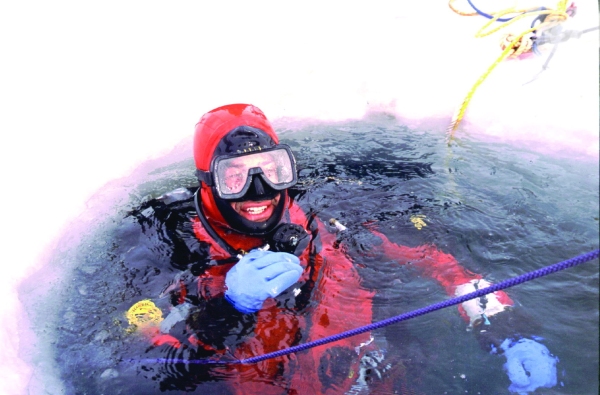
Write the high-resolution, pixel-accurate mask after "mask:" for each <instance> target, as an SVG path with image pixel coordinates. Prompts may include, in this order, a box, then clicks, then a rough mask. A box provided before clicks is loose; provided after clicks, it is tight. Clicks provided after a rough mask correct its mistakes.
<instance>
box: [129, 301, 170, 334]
mask: <svg viewBox="0 0 600 395" xmlns="http://www.w3.org/2000/svg"><path fill="white" fill-rule="evenodd" d="M127 320H128V321H129V325H134V326H136V327H137V328H145V327H150V326H158V325H159V324H160V323H161V321H162V320H163V317H162V311H160V309H159V308H158V307H156V305H155V304H154V302H152V301H151V300H149V299H145V300H140V301H139V302H137V303H136V304H134V305H133V306H131V307H130V308H129V310H128V311H127Z"/></svg>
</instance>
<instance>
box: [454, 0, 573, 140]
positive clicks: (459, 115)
mask: <svg viewBox="0 0 600 395" xmlns="http://www.w3.org/2000/svg"><path fill="white" fill-rule="evenodd" d="M452 1H453V0H450V3H452ZM450 8H451V9H452V10H453V11H454V8H453V7H452V6H451V5H450ZM566 8H567V0H561V1H559V2H558V4H557V7H556V10H543V11H527V13H525V14H523V15H519V16H517V17H515V18H513V19H511V20H510V21H508V22H507V23H505V24H503V25H501V26H499V27H497V28H495V29H492V30H490V31H485V29H487V28H488V27H489V26H490V25H491V24H492V23H494V22H495V21H496V20H497V19H498V18H501V17H502V16H503V15H507V14H514V13H517V12H524V11H523V10H521V11H517V10H515V9H514V8H510V9H506V10H503V11H500V12H498V13H495V14H493V16H494V18H493V19H491V20H490V22H488V23H486V24H485V25H484V26H483V27H482V28H481V29H480V30H479V31H478V32H477V34H476V35H475V37H477V38H480V37H485V36H488V35H490V34H492V33H495V32H497V31H498V30H500V29H502V28H504V27H506V26H507V25H509V24H510V23H514V22H516V21H517V20H519V19H522V18H523V17H525V16H532V15H548V16H547V17H546V18H545V20H544V23H542V24H540V25H539V26H536V27H532V28H530V29H527V30H525V31H524V32H522V33H521V34H519V35H516V36H515V35H512V34H508V35H505V36H504V38H503V40H502V45H501V47H502V53H501V54H500V56H499V57H498V58H497V59H496V61H495V62H494V63H492V65H491V66H490V67H488V69H487V70H486V71H485V73H483V74H482V75H481V76H480V77H479V79H478V80H477V81H476V82H475V84H474V85H473V86H472V87H471V89H470V90H469V92H468V93H467V96H466V97H465V99H464V100H463V102H462V104H461V106H460V107H459V109H458V111H457V112H456V113H455V114H454V117H453V118H452V122H451V123H450V126H449V127H448V135H449V141H450V140H452V139H453V138H454V132H455V131H456V129H457V128H458V125H459V124H460V122H461V121H462V119H463V117H464V115H465V111H466V110H467V106H468V105H469V103H470V102H471V99H472V98H473V95H474V94H475V91H476V90H477V88H478V87H479V86H480V85H481V84H482V83H483V81H485V79H486V78H487V77H488V76H489V75H490V73H491V72H492V70H494V69H495V68H496V66H498V64H500V62H502V61H503V60H504V59H506V58H507V57H509V56H519V55H521V54H522V53H524V52H527V51H530V50H531V46H532V40H531V35H530V34H531V33H532V32H533V31H542V30H545V29H549V28H551V27H553V26H556V25H557V24H559V23H561V22H564V21H565V20H566V19H567V17H568V15H567V13H566Z"/></svg>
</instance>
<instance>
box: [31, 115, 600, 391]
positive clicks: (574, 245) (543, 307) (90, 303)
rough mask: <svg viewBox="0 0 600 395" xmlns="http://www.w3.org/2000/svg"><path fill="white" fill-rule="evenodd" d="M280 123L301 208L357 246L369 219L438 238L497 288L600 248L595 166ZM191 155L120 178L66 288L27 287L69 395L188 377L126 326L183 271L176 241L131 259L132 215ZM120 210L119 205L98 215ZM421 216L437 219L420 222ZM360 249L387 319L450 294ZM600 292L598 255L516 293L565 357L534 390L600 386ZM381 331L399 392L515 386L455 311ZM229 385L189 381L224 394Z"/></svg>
mask: <svg viewBox="0 0 600 395" xmlns="http://www.w3.org/2000/svg"><path fill="white" fill-rule="evenodd" d="M278 126H279V127H278V131H279V133H280V137H281V139H282V141H283V142H286V143H287V144H289V145H290V146H291V147H292V149H293V150H294V152H295V154H296V156H297V160H298V165H299V171H300V179H301V182H300V183H299V185H298V186H297V187H296V188H295V190H294V195H295V197H296V199H297V201H298V202H299V203H300V205H302V206H303V207H305V208H307V209H308V208H310V209H312V210H314V211H316V212H317V213H318V216H319V217H320V218H321V219H324V220H327V219H328V218H331V217H334V218H338V219H339V220H340V222H342V223H343V224H345V225H346V226H347V227H348V230H347V235H346V242H347V246H348V247H347V248H348V249H349V251H350V253H351V254H354V253H355V254H356V255H357V256H358V255H360V254H361V253H362V252H364V251H372V252H373V251H376V244H377V241H376V240H374V239H373V237H372V236H371V234H370V232H369V231H368V230H366V229H365V228H364V227H363V226H362V224H364V223H366V222H376V224H377V226H378V228H379V230H380V231H381V232H382V233H385V234H386V235H387V236H388V237H389V238H390V240H392V241H394V242H396V243H398V244H402V245H408V246H418V245H421V244H423V243H432V244H435V245H436V246H438V247H439V248H440V249H442V250H443V251H445V252H448V253H450V254H452V255H453V256H455V257H456V258H457V259H458V261H459V262H461V264H462V265H463V266H465V267H466V268H468V269H470V270H471V271H473V272H477V273H480V274H482V275H484V276H485V277H486V278H487V279H488V280H490V281H495V282H498V281H501V280H504V279H507V278H509V277H513V276H516V275H519V274H523V273H525V272H528V271H532V270H535V269H539V268H542V267H544V266H546V265H550V264H553V263H556V262H560V261H563V260H565V259H569V258H571V257H573V256H576V255H580V254H582V253H585V252H589V251H591V250H594V249H597V248H598V246H599V231H598V226H599V223H598V217H599V180H598V178H599V176H598V163H597V162H594V161H585V160H583V161H582V160H574V159H571V158H568V157H564V158H556V157H553V158H548V157H545V156H543V155H539V154H536V153H532V152H528V151H526V150H521V149H519V148H515V147H514V146H507V145H502V144H498V143H496V144H493V143H483V142H476V141H473V140H470V141H461V140H457V142H455V143H454V144H453V145H452V147H448V146H447V144H446V143H445V141H444V139H443V138H442V137H441V136H440V134H439V133H433V132H431V133H430V132H416V131H414V130H409V129H407V128H405V127H403V126H401V125H398V124H397V123H396V121H395V120H394V119H393V118H388V117H386V116H383V115H381V116H377V117H374V118H372V119H368V120H363V121H356V122H346V123H339V124H312V125H300V126H299V125H298V124H296V125H292V126H290V125H286V124H283V123H281V124H280V125H278ZM190 151H191V141H189V142H186V143H185V144H183V145H182V146H181V147H178V148H177V149H175V151H174V152H173V153H172V154H170V155H168V156H167V157H165V158H162V159H161V160H157V161H151V162H148V163H146V164H145V165H144V166H143V167H141V168H140V169H138V171H137V172H136V173H135V174H133V175H132V176H131V177H129V178H127V179H124V180H118V181H115V182H114V183H112V184H111V185H109V186H107V187H106V188H105V189H104V191H103V192H102V193H101V194H99V196H98V197H97V198H96V200H95V204H94V202H92V204H91V208H90V215H88V217H89V218H92V220H90V219H89V218H88V220H87V222H86V226H85V227H79V228H77V230H73V231H72V232H71V233H70V234H69V233H68V234H66V235H65V242H64V243H63V249H62V250H61V251H58V252H57V254H56V256H55V257H54V258H53V260H52V261H51V262H50V263H49V267H50V268H51V270H53V271H54V273H55V279H54V282H52V284H51V285H50V286H46V287H40V286H39V281H40V277H37V278H35V279H33V280H32V281H31V282H29V283H28V284H25V285H24V286H23V287H22V290H21V297H22V299H25V300H27V302H26V303H29V304H30V307H29V309H30V310H31V311H32V312H35V313H32V314H33V315H32V317H33V319H34V321H35V320H37V322H39V328H41V329H40V330H39V332H38V334H39V336H40V338H42V339H49V342H48V343H49V344H46V346H45V347H46V348H45V349H46V350H47V352H46V355H48V356H50V357H51V358H53V359H54V361H55V362H54V363H55V364H56V367H57V368H56V370H57V374H58V376H59V378H60V381H61V382H62V383H63V384H64V386H65V389H66V392H67V393H68V394H144V393H154V392H158V391H159V385H158V382H159V381H161V380H162V379H164V378H165V375H169V374H170V375H171V379H173V380H175V381H176V380H177V377H179V375H180V374H181V372H179V371H177V369H175V368H173V369H172V370H168V369H167V370H166V371H165V370H162V371H160V372H159V369H158V367H153V366H150V365H144V366H141V365H140V364H139V363H135V362H132V361H131V360H130V359H131V358H133V359H135V358H138V357H145V356H147V355H148V350H147V348H148V347H147V345H146V344H145V343H144V342H143V341H140V340H139V338H136V336H135V335H133V334H131V333H130V332H129V331H128V328H127V326H128V323H127V320H126V318H125V316H124V314H125V312H126V311H127V310H128V308H129V307H130V306H131V305H132V304H133V303H135V301H137V300H139V299H140V298H141V297H148V295H147V293H148V292H154V293H157V292H160V290H161V287H162V286H164V278H165V276H166V277H168V278H172V277H173V276H174V275H175V274H176V272H177V270H176V269H175V268H172V267H169V265H168V264H167V261H168V254H167V251H168V248H167V246H161V245H151V246H147V248H146V249H144V250H143V251H147V252H153V253H152V254H151V253H148V256H136V257H132V256H131V255H128V251H130V250H131V247H133V246H135V245H136V243H140V242H141V241H140V239H137V238H136V236H135V235H136V234H137V233H136V229H135V228H136V226H138V225H137V224H136V223H135V221H133V220H132V219H131V217H127V216H126V213H127V212H129V211H130V210H131V209H134V208H136V207H139V206H140V205H141V204H142V203H143V202H144V201H148V200H149V199H151V198H153V197H157V196H159V195H161V194H163V193H165V192H168V191H170V190H173V189H175V188H178V187H181V186H185V187H187V186H193V185H195V180H194V177H193V161H192V159H191V154H190V153H189V152H190ZM107 203H108V204H110V205H112V206H111V210H109V211H108V212H103V213H102V214H101V215H99V216H98V217H97V218H94V215H93V213H94V212H95V210H96V211H98V212H102V210H104V209H103V207H105V206H106V204H107ZM415 216H420V217H419V218H421V219H422V220H423V221H424V222H425V224H426V226H424V227H422V228H421V229H420V230H419V229H417V227H416V226H415V225H414V224H413V222H411V218H415ZM82 228H85V229H82ZM74 232H77V237H75V236H73V234H72V233H74ZM159 239H160V238H159ZM362 256H363V258H361V260H360V262H358V264H359V265H360V266H359V267H360V273H361V276H362V277H363V279H364V284H365V286H368V287H370V288H373V289H376V290H377V296H376V298H375V300H374V315H375V320H381V319H385V318H388V317H390V316H393V315H397V314H401V313H404V312H407V311H410V310H414V309H416V308H421V307H424V306H427V305H429V304H432V303H436V302H439V301H442V300H445V299H446V298H447V296H446V295H445V293H444V292H443V290H442V289H441V287H439V286H438V285H437V284H436V283H435V282H434V281H432V280H430V279H427V278H423V277H421V276H419V273H417V272H415V271H412V270H411V269H410V268H407V267H399V266H398V265H397V264H395V263H394V262H385V261H381V260H378V259H377V254H366V255H365V254H362ZM369 256H370V257H371V258H369ZM40 276H41V275H40ZM598 287H599V285H598V261H597V260H596V261H594V262H590V263H587V264H584V265H581V266H578V267H575V268H572V269H569V270H566V271H563V272H560V273H557V274H553V275H550V276H548V277H544V278H542V279H538V280H534V281H531V282H528V283H525V284H522V285H519V286H517V287H514V288H511V289H509V290H508V293H509V294H510V296H511V297H512V298H513V299H514V300H515V301H516V303H517V304H519V305H521V308H522V309H523V310H524V311H526V312H527V314H529V316H530V318H531V320H532V321H536V322H537V323H538V324H539V325H540V328H541V329H540V331H541V332H540V333H539V334H538V335H539V336H541V337H543V338H544V339H545V340H544V344H546V345H547V346H548V348H549V349H550V351H551V352H552V353H553V354H555V355H557V356H558V357H559V358H560V362H559V364H558V369H559V378H558V380H559V385H558V386H557V387H555V388H553V389H551V390H538V391H537V392H536V393H543V394H596V393H598V369H599V362H598V358H599V357H598V348H599V345H598V338H599V333H598V326H599V325H598V320H599V316H598V302H599V296H598V295H599V293H598ZM40 295H41V296H43V297H39V296H40ZM166 302H167V301H164V303H166ZM159 303H161V302H159ZM159 307H160V306H159ZM349 329H350V328H349ZM375 336H376V337H377V338H380V339H385V341H386V342H387V344H386V347H387V350H388V358H389V359H390V360H393V361H394V363H395V364H396V365H397V366H400V367H401V368H402V369H401V370H402V372H403V374H402V379H401V380H400V379H398V380H397V382H394V383H393V385H392V388H393V390H394V391H396V393H400V394H459V393H460V394H464V393H468V394H505V393H508V390H507V387H508V385H509V382H508V379H507V378H506V375H505V374H504V372H503V370H502V365H503V363H504V359H503V358H502V357H498V356H494V355H489V354H487V353H486V352H484V351H483V350H482V349H481V348H480V347H479V344H478V343H477V341H476V340H475V338H474V336H473V335H472V334H471V333H469V332H468V331H467V330H466V324H465V322H464V321H463V320H462V319H461V318H460V317H459V315H458V313H457V311H456V309H455V308H448V309H444V310H442V311H438V312H435V313H431V314H428V315H426V316H423V317H419V318H416V319H413V320H409V321H406V322H403V323H400V324H396V325H393V326H389V327H386V328H384V329H380V330H378V331H376V332H375ZM165 372H166V373H165ZM220 379H223V378H218V377H217V378H214V377H213V378H212V380H213V381H207V382H206V383H204V384H201V385H198V386H190V387H189V390H190V392H194V393H221V391H223V389H222V386H221V384H222V382H221V381H219V380H220ZM390 380H395V379H394V378H391V379H390ZM163 389H164V388H163ZM175 392H176V391H172V393H175Z"/></svg>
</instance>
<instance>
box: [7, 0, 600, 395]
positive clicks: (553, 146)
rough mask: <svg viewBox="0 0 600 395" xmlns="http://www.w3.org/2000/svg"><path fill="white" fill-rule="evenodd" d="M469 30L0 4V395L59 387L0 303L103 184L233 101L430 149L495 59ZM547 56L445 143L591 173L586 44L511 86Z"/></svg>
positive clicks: (474, 109)
mask: <svg viewBox="0 0 600 395" xmlns="http://www.w3.org/2000/svg"><path fill="white" fill-rule="evenodd" d="M481 3H482V7H483V6H484V5H487V4H491V3H490V2H481ZM513 3H514V2H513V1H510V2H503V1H499V2H494V3H493V4H497V6H498V8H502V7H504V6H506V7H508V6H511V5H513ZM517 3H519V2H517ZM556 3H557V1H545V0H540V1H537V2H532V1H528V2H527V4H526V5H535V6H539V5H546V6H550V7H554V6H555V5H556ZM576 3H577V5H578V6H579V12H578V14H577V15H576V16H575V18H573V19H572V21H570V22H569V24H568V25H566V26H565V28H569V29H580V30H581V29H587V28H591V27H594V26H597V25H598V4H597V2H596V1H595V0H582V1H576ZM519 4H524V2H520V3H519ZM456 5H457V6H460V7H461V8H463V9H466V7H467V4H466V2H465V1H456ZM530 20H531V18H529V19H527V21H528V22H529V21H530ZM484 23H485V20H484V19H483V18H480V17H460V16H458V15H455V14H454V13H452V12H451V11H450V9H449V8H448V6H447V2H445V1H438V2H433V1H414V2H407V1H398V0H396V1H375V2H364V1H363V2H348V1H327V2H325V1H315V0H305V1H300V2H281V1H248V2H241V1H233V2H216V1H211V2H200V1H185V0H182V1H171V2H166V1H163V2H159V1H153V0H146V1H139V0H132V1H115V0H105V1H97V2H88V1H64V0H55V1H41V0H40V1H34V0H32V1H19V2H17V1H13V2H4V3H3V4H2V6H1V7H0V54H1V56H2V59H1V61H0V112H1V115H0V122H1V130H2V136H4V137H3V138H2V144H1V145H0V146H1V150H2V153H1V155H0V160H1V161H2V162H1V163H2V166H1V172H2V177H1V178H0V182H1V185H2V191H1V192H2V193H1V196H2V197H1V199H2V206H1V207H2V214H3V221H2V224H3V230H2V237H1V239H0V240H1V241H2V244H1V245H2V249H3V254H2V256H3V257H4V258H3V259H2V276H1V279H0V281H1V283H0V322H1V323H2V324H1V325H2V327H1V331H0V340H1V343H0V344H1V346H0V364H2V368H1V369H0V383H2V384H1V386H0V393H6V394H11V395H14V394H17V395H18V394H25V393H28V387H29V388H32V387H31V386H33V385H36V387H35V388H40V383H44V382H46V383H52V382H54V383H55V384H54V386H53V387H51V388H60V384H59V383H57V381H56V380H55V379H54V378H52V377H50V373H48V372H50V371H51V370H48V371H45V370H44V369H40V368H39V366H43V365H51V364H52V362H51V361H45V363H44V361H42V362H40V361H35V355H31V354H29V355H26V354H23V353H22V352H20V351H19V346H20V342H21V343H22V344H21V345H25V346H26V345H27V344H30V342H31V341H33V339H30V338H29V336H30V333H29V334H28V333H27V332H25V331H23V328H24V325H25V323H24V322H21V321H18V320H17V319H16V317H17V316H18V315H19V312H21V309H22V307H23V305H22V304H21V303H20V301H19V300H18V298H17V293H16V290H15V287H16V286H17V285H18V284H19V283H20V282H21V281H22V279H24V278H26V277H27V276H28V275H30V274H31V273H33V272H34V271H35V270H36V269H38V268H39V267H40V265H41V264H42V263H43V262H44V258H45V257H47V256H48V254H49V253H50V252H51V251H52V248H53V245H54V243H55V241H56V238H57V237H58V236H59V235H60V234H61V232H62V231H63V230H64V229H65V228H66V227H67V226H68V224H69V223H70V222H71V221H72V220H73V219H74V218H76V217H77V216H78V215H80V214H81V213H83V212H84V210H85V209H86V201H87V199H89V197H90V196H92V195H93V194H94V193H95V192H96V191H97V190H99V189H100V188H101V187H102V186H103V185H104V184H105V183H106V182H108V181H109V180H112V179H115V178H119V177H122V176H125V175H127V174H128V173H129V172H130V171H131V170H132V169H134V168H135V167H136V165H138V164H140V163H142V162H143V161H145V160H147V159H148V158H153V157H158V156H161V155H162V154H164V153H165V152H167V151H168V150H170V149H171V148H172V147H173V146H174V145H175V144H176V143H178V142H179V141H181V140H182V139H184V138H186V137H189V136H190V135H191V133H192V131H193V127H194V124H195V123H196V121H197V120H198V119H199V117H200V116H201V115H202V114H203V113H204V112H206V111H208V110H210V109H212V108H214V107H217V106H220V105H223V104H227V103H233V102H246V103H253V104H255V105H257V106H259V107H260V108H261V109H263V111H264V112H265V113H266V114H267V116H268V117H269V118H271V119H274V120H275V119H278V118H282V117H289V118H298V119H322V120H343V119H348V118H360V117H362V116H363V115H364V114H365V113H366V112H368V111H373V110H375V111H376V110H385V111H388V112H390V113H393V114H395V115H396V116H397V117H398V118H399V119H400V120H402V121H403V122H405V123H406V124H408V125H410V126H412V127H416V128H418V127H422V128H430V129H435V130H439V135H440V139H443V138H445V136H444V132H445V128H446V126H447V125H448V124H449V122H450V119H451V117H452V115H453V113H454V111H455V110H456V109H457V107H458V106H459V105H460V103H461V101H462V99H463V97H464V95H465V94H466V92H467V91H468V90H469V89H470V87H471V85H472V84H473V83H474V82H475V81H476V80H477V78H478V77H479V76H480V75H481V74H482V73H483V72H484V71H485V70H486V69H487V67H488V66H489V65H491V63H492V62H493V61H494V60H495V58H496V57H497V56H498V55H499V54H500V50H499V48H498V41H499V39H500V38H499V37H500V36H501V34H502V32H499V33H497V34H495V35H493V36H491V37H489V38H484V39H476V38H474V35H475V33H476V31H477V30H478V29H479V28H480V27H481V26H483V24H484ZM522 29H523V25H516V26H514V28H511V27H509V28H507V29H506V30H507V31H513V32H520V31H521V30H522ZM548 54H549V48H548V49H545V50H544V56H542V57H540V58H536V57H531V58H528V59H522V60H512V61H506V62H503V63H502V64H500V65H499V67H498V68H497V69H496V70H495V71H494V72H492V74H491V75H490V77H489V78H488V79H487V80H486V81H485V82H484V83H483V84H482V86H481V87H480V89H479V90H478V91H477V92H476V94H475V96H474V98H473V101H472V103H471V105H470V106H469V108H468V110H467V113H466V117H465V121H464V123H463V125H462V127H461V128H460V129H459V130H458V132H457V134H459V135H461V137H463V138H469V136H473V137H475V136H476V137H477V138H490V139H498V140H499V141H510V142H511V144H515V145H521V144H526V145H528V146H530V147H533V148H535V149H537V150H539V151H540V152H543V153H544V155H549V156H552V155H564V154H568V155H576V156H578V157H581V160H585V161H589V160H592V161H596V162H597V161H598V32H597V31H595V32H591V33H588V34H586V35H584V36H582V37H581V38H579V39H571V40H570V41H568V42H566V43H564V44H561V46H560V47H559V48H558V50H557V52H556V55H555V56H554V58H553V59H552V61H551V62H550V64H549V68H548V70H546V71H544V72H543V73H541V74H540V75H539V76H538V78H537V79H535V80H534V81H533V82H531V83H529V84H525V83H526V82H528V81H529V80H531V79H532V78H533V77H534V76H535V75H536V74H538V73H539V72H540V71H541V69H542V65H543V64H544V61H545V60H546V56H547V55H548ZM41 197H43V199H40V198H41ZM25 349H27V347H25ZM30 351H31V350H30ZM32 361H34V362H36V363H35V364H34V363H32ZM34 367H36V368H35V369H34ZM30 383H34V384H30ZM35 383H37V384H35ZM48 385H50V384H48ZM42 387H43V385H42ZM48 391H49V392H51V391H50V390H48ZM31 393H33V392H31Z"/></svg>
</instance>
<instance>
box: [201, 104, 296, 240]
mask: <svg viewBox="0 0 600 395" xmlns="http://www.w3.org/2000/svg"><path fill="white" fill-rule="evenodd" d="M240 126H250V127H253V128H257V129H260V130H262V131H263V132H265V133H266V134H267V135H269V136H270V137H271V138H272V139H273V141H274V142H275V143H276V144H278V143H279V139H278V137H277V135H276V134H275V131H274V130H273V127H272V126H271V124H270V123H269V120H268V119H267V117H266V116H265V114H263V112H262V111H261V110H260V109H259V108H258V107H255V106H253V105H250V104H229V105H226V106H222V107H219V108H216V109H214V110H212V111H209V112H207V113H206V114H204V115H203V116H202V118H200V121H199V122H198V123H197V124H196V133H195V134H194V161H195V163H196V169H198V170H203V171H208V170H210V163H211V161H212V158H213V154H214V151H215V149H216V148H217V146H218V144H219V142H220V141H221V139H222V138H223V137H225V136H226V135H227V134H228V133H229V132H231V131H232V130H234V129H236V128H238V127H240ZM281 195H282V196H281V197H282V199H285V205H286V206H287V205H288V203H289V201H288V195H287V193H286V192H285V191H283V192H282V194H281ZM200 200H201V202H202V210H203V213H204V215H205V217H206V219H207V220H208V222H209V224H210V225H211V226H212V227H213V228H214V230H215V231H217V233H218V234H219V236H222V237H223V235H224V232H225V231H227V230H231V227H230V226H229V224H228V223H227V221H226V220H225V219H224V218H223V215H222V214H221V212H220V211H219V209H218V208H217V205H216V203H215V199H214V196H213V192H212V188H211V187H209V186H207V185H206V184H204V183H202V185H201V192H200ZM236 239H239V240H238V241H236ZM227 242H228V243H229V244H231V245H232V247H234V248H236V249H238V248H243V249H246V250H248V249H249V248H250V247H254V246H249V245H247V243H250V244H252V243H260V241H259V240H258V239H257V238H252V237H247V235H244V237H239V238H235V237H232V235H229V236H228V237H227ZM240 243H241V245H240ZM236 244H237V245H236Z"/></svg>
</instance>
